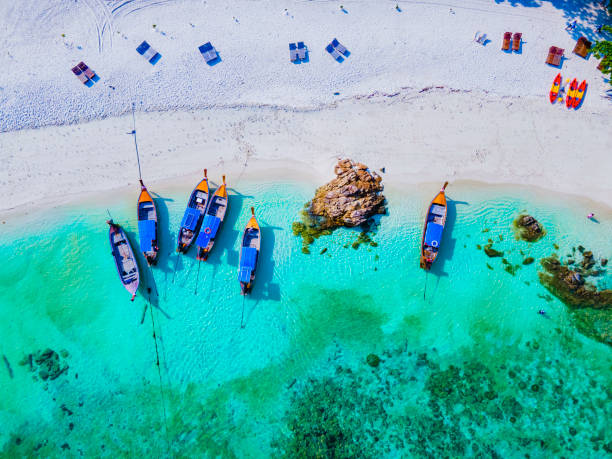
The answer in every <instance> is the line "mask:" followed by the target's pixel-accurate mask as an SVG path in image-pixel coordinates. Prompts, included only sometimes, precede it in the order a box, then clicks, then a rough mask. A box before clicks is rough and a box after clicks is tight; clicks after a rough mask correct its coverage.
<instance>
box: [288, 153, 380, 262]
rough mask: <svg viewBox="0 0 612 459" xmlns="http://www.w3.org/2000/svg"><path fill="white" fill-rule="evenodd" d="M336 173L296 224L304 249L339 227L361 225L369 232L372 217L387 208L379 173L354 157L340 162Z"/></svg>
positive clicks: (296, 232) (320, 189)
mask: <svg viewBox="0 0 612 459" xmlns="http://www.w3.org/2000/svg"><path fill="white" fill-rule="evenodd" d="M334 172H335V174H336V178H334V179H333V180H331V181H330V182H329V183H327V184H325V185H323V186H322V187H320V188H318V189H317V190H316V191H315V195H314V198H313V199H312V201H310V202H309V203H307V204H306V206H305V207H306V210H304V211H303V212H302V218H301V221H300V222H294V223H293V227H292V229H293V233H294V234H295V235H296V236H298V235H299V236H302V239H303V241H304V247H305V249H306V250H303V251H304V252H308V245H309V244H311V243H312V242H313V241H314V239H316V238H318V237H319V236H321V235H326V234H331V232H332V231H333V230H334V229H336V228H338V227H342V226H344V227H357V226H361V227H362V229H363V230H364V231H363V232H364V233H366V234H367V232H368V231H369V228H370V226H371V225H372V223H373V220H372V217H373V216H375V215H378V214H385V213H386V211H387V209H386V207H385V202H386V200H385V197H384V196H383V194H382V191H383V185H382V183H381V182H382V179H381V177H380V176H379V175H378V174H377V173H376V172H374V171H371V170H370V169H369V168H368V167H367V166H366V165H365V164H362V163H357V162H354V161H352V160H350V159H342V160H340V161H338V164H336V167H335V169H334ZM362 239H363V237H362ZM358 242H359V241H358ZM361 242H363V241H361ZM361 242H360V243H361ZM369 242H371V241H368V243H369ZM370 245H372V244H370ZM358 246H359V244H358V245H357V247H358ZM357 247H355V248H357Z"/></svg>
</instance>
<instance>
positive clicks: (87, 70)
mask: <svg viewBox="0 0 612 459" xmlns="http://www.w3.org/2000/svg"><path fill="white" fill-rule="evenodd" d="M77 67H78V68H80V69H81V70H82V71H83V73H84V74H85V75H87V78H89V79H90V80H93V79H94V78H95V77H96V72H94V71H93V70H92V69H90V68H89V67H87V65H85V62H83V61H81V62H79V63H78V64H77Z"/></svg>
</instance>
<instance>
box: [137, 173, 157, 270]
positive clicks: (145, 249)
mask: <svg viewBox="0 0 612 459" xmlns="http://www.w3.org/2000/svg"><path fill="white" fill-rule="evenodd" d="M138 236H139V239H140V250H141V252H142V253H143V255H144V257H145V258H146V260H147V263H148V264H149V265H154V264H155V263H156V262H157V252H158V251H159V247H158V246H157V208H156V207H155V202H154V201H153V198H152V197H151V195H150V194H149V192H148V191H147V187H146V186H145V185H144V183H142V180H140V196H138Z"/></svg>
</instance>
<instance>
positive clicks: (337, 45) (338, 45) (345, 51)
mask: <svg viewBox="0 0 612 459" xmlns="http://www.w3.org/2000/svg"><path fill="white" fill-rule="evenodd" d="M331 45H332V46H333V47H334V48H336V49H337V50H338V51H340V52H341V53H342V54H344V55H345V56H348V55H349V51H348V49H346V48H345V47H344V45H343V44H342V43H340V42H339V41H338V39H337V38H334V39H333V40H332V42H331Z"/></svg>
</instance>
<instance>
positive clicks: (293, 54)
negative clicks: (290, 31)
mask: <svg viewBox="0 0 612 459" xmlns="http://www.w3.org/2000/svg"><path fill="white" fill-rule="evenodd" d="M297 59H298V50H297V47H296V46H295V43H289V60H290V61H291V62H295V61H297Z"/></svg>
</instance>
